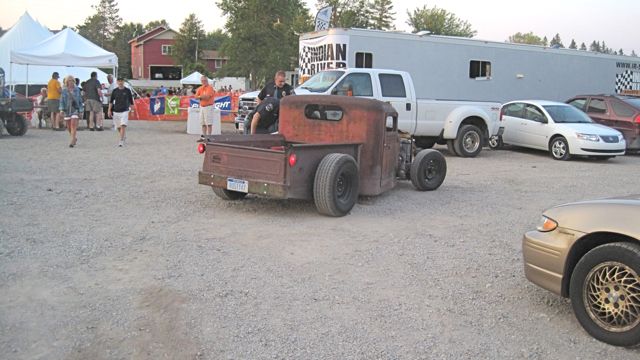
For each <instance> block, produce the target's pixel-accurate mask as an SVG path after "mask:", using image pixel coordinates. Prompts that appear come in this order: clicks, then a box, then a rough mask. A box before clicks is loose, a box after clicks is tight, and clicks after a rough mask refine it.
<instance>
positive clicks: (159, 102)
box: [149, 97, 164, 115]
mask: <svg viewBox="0 0 640 360" xmlns="http://www.w3.org/2000/svg"><path fill="white" fill-rule="evenodd" d="M149 107H150V110H151V115H164V97H152V98H151V101H149Z"/></svg>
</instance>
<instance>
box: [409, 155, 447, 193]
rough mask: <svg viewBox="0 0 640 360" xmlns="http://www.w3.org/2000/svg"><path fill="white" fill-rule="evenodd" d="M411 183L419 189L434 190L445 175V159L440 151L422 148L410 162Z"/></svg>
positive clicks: (440, 183)
mask: <svg viewBox="0 0 640 360" xmlns="http://www.w3.org/2000/svg"><path fill="white" fill-rule="evenodd" d="M410 176H411V183H412V184H413V186H414V187H415V188H416V189H418V190H420V191H427V190H429V191H430V190H435V189H437V188H439V187H440V185H442V182H443V181H444V178H445V177H446V176H447V161H446V160H445V158H444V156H442V154H440V152H438V151H436V150H432V149H426V150H422V151H420V152H419V153H418V155H416V158H415V159H413V162H412V163H411V172H410Z"/></svg>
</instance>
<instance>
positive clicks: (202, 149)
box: [198, 143, 207, 154]
mask: <svg viewBox="0 0 640 360" xmlns="http://www.w3.org/2000/svg"><path fill="white" fill-rule="evenodd" d="M206 149H207V146H206V145H205V144H204V143H200V144H198V153H200V154H204V151H205V150H206Z"/></svg>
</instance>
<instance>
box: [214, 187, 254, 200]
mask: <svg viewBox="0 0 640 360" xmlns="http://www.w3.org/2000/svg"><path fill="white" fill-rule="evenodd" d="M212 189H213V192H214V193H215V194H216V195H218V197H219V198H221V199H224V200H229V201H234V200H240V199H244V197H245V196H247V193H243V192H239V191H232V190H227V189H223V188H217V187H212Z"/></svg>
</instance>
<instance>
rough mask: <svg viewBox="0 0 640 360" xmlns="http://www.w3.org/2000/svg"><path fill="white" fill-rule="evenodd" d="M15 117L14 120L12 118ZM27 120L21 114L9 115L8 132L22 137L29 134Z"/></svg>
mask: <svg viewBox="0 0 640 360" xmlns="http://www.w3.org/2000/svg"><path fill="white" fill-rule="evenodd" d="M12 117H13V120H11V118H12ZM28 128H29V127H28V125H27V120H26V119H25V118H24V117H23V116H22V115H20V114H14V115H9V120H8V121H7V132H8V133H9V134H10V135H13V136H22V135H24V134H26V133H27V129H28Z"/></svg>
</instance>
